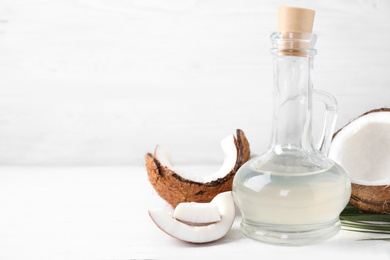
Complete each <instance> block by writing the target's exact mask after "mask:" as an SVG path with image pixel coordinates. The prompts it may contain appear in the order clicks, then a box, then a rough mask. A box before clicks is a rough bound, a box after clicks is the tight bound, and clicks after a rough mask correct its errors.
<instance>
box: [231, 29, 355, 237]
mask: <svg viewBox="0 0 390 260" xmlns="http://www.w3.org/2000/svg"><path fill="white" fill-rule="evenodd" d="M316 38H317V37H316V35H315V34H312V33H306V34H305V35H303V34H302V33H300V34H299V35H298V34H295V35H294V33H293V32H287V33H286V32H284V34H283V35H282V33H273V34H272V35H271V41H272V46H273V48H272V49H271V53H272V54H273V62H274V117H273V134H272V141H271V145H270V147H269V149H268V151H266V152H265V153H263V154H262V155H260V156H258V157H255V158H253V159H251V160H249V161H248V162H247V163H246V164H244V165H243V166H242V167H241V168H240V169H239V170H238V172H237V173H236V175H235V178H234V181H233V196H234V200H235V202H236V204H237V206H238V208H239V209H240V211H241V213H242V222H241V231H242V232H243V233H244V234H245V235H246V236H248V237H250V238H253V239H256V240H260V241H264V242H268V243H274V244H284V245H304V244H311V243H316V242H319V241H322V240H325V239H327V238H329V237H332V236H333V235H335V234H337V232H338V231H339V230H340V220H339V215H340V213H341V211H342V210H343V209H344V207H345V206H346V205H347V203H348V201H349V197H350V194H351V183H350V180H349V178H348V175H347V173H346V171H345V170H344V169H343V168H342V167H341V166H340V165H338V164H337V163H335V162H334V161H332V160H330V159H329V158H327V153H328V150H329V146H330V142H331V138H332V134H333V131H334V127H335V120H336V114H337V103H336V100H335V98H334V97H333V96H331V95H329V94H327V93H325V92H322V91H317V90H313V86H312V71H313V56H314V55H315V54H316V50H315V49H314V44H315V42H316ZM296 46H299V47H300V48H294V47H296ZM313 96H314V97H315V98H318V99H319V100H321V101H322V102H324V103H325V106H326V116H325V122H324V127H323V130H322V134H321V138H320V142H319V145H318V146H317V147H316V146H315V145H314V144H313V138H312V99H313Z"/></svg>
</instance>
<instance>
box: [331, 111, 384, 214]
mask: <svg viewBox="0 0 390 260" xmlns="http://www.w3.org/2000/svg"><path fill="white" fill-rule="evenodd" d="M329 157H330V158H331V159H333V160H334V161H336V162H337V163H339V164H340V165H341V166H342V167H344V169H346V170H347V171H348V173H349V176H350V179H351V182H352V194H351V199H350V203H351V204H353V205H354V206H356V207H357V208H359V209H360V210H362V211H364V212H371V213H390V187H389V185H390V109H388V108H381V109H374V110H371V111H369V112H367V113H365V114H363V115H361V116H359V117H358V118H356V119H355V120H353V121H352V122H350V123H349V124H347V125H346V126H344V127H343V128H341V129H340V130H339V131H337V132H336V133H335V135H334V136H333V141H332V144H331V147H330V151H329Z"/></svg>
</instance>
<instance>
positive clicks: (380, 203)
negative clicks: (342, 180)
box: [349, 183, 390, 214]
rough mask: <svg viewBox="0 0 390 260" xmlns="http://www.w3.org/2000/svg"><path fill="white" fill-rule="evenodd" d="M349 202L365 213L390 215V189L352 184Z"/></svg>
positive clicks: (384, 186) (387, 187)
mask: <svg viewBox="0 0 390 260" xmlns="http://www.w3.org/2000/svg"><path fill="white" fill-rule="evenodd" d="M349 202H350V203H351V204H352V205H354V206H355V207H356V208H358V209H359V210H360V211H363V212H369V213H387V214H390V187H389V186H386V185H383V186H366V185H359V184H356V183H352V194H351V199H350V201H349Z"/></svg>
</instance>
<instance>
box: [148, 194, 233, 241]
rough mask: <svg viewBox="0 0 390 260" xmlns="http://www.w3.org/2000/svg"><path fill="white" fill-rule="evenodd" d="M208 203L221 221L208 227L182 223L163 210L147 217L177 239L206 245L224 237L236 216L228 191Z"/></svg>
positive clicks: (150, 213)
mask: <svg viewBox="0 0 390 260" xmlns="http://www.w3.org/2000/svg"><path fill="white" fill-rule="evenodd" d="M210 203H211V204H215V205H216V206H217V208H218V212H219V215H220V217H221V220H220V221H219V222H216V223H212V224H209V225H203V224H201V225H199V226H197V225H193V224H192V225H189V224H186V223H183V222H181V221H179V220H177V219H175V218H174V217H173V216H172V214H171V213H169V212H167V211H165V210H163V209H154V210H149V215H150V217H151V218H152V220H153V221H154V223H156V225H157V226H158V227H159V228H160V229H161V230H163V231H164V232H166V233H167V234H169V235H171V236H173V237H175V238H177V239H180V240H183V241H186V242H191V243H207V242H211V241H215V240H218V239H220V238H222V237H223V236H225V235H226V234H227V232H228V231H229V230H230V228H231V226H232V225H233V222H234V218H235V215H236V213H235V206H234V201H233V196H232V193H231V192H230V191H227V192H223V193H220V194H218V195H217V196H216V197H215V198H214V199H213V200H212V201H211V202H210ZM179 205H180V204H179ZM195 207H196V206H195Z"/></svg>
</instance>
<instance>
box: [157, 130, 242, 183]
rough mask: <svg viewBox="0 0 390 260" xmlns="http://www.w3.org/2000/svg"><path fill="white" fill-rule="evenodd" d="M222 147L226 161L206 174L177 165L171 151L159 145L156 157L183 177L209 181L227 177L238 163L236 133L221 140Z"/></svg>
mask: <svg viewBox="0 0 390 260" xmlns="http://www.w3.org/2000/svg"><path fill="white" fill-rule="evenodd" d="M221 147H222V151H223V154H224V161H223V163H222V166H221V167H220V168H219V170H218V171H217V172H215V173H212V174H208V175H206V176H205V174H202V173H193V172H190V171H188V170H185V169H181V168H178V167H175V166H174V165H173V163H172V161H171V159H170V153H169V151H168V150H166V149H164V148H161V147H160V146H158V147H157V148H156V151H155V155H156V158H157V159H158V160H159V161H160V163H161V164H162V165H163V166H166V167H168V169H170V170H172V171H173V172H175V173H176V174H178V175H180V176H181V177H183V178H185V179H187V180H191V181H194V182H200V183H207V182H211V181H214V180H216V179H219V178H223V177H225V176H226V175H227V174H228V173H229V172H230V171H231V170H233V168H234V167H235V165H236V161H237V154H238V152H237V147H236V144H235V142H234V135H229V136H227V137H225V138H224V139H223V140H222V141H221Z"/></svg>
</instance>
